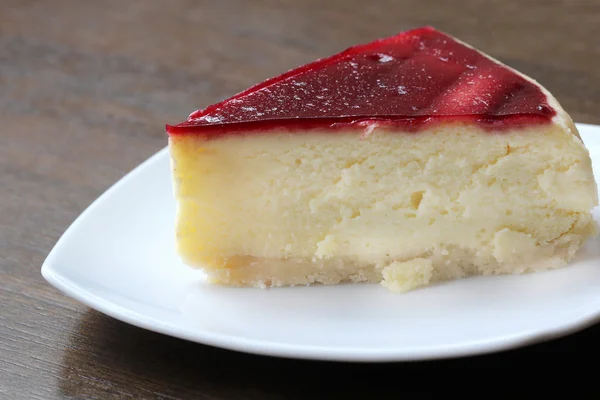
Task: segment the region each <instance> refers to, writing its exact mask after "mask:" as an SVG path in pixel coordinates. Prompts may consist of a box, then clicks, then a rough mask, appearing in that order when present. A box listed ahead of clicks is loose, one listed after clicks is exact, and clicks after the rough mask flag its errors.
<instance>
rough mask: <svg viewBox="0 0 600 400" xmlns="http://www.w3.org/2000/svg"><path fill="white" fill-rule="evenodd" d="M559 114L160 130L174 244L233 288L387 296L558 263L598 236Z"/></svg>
mask: <svg viewBox="0 0 600 400" xmlns="http://www.w3.org/2000/svg"><path fill="white" fill-rule="evenodd" d="M561 117H562V118H563V119H562V120H560V121H559V122H558V123H553V124H549V125H546V126H544V127H542V128H540V127H539V126H535V127H531V128H524V129H516V130H507V131H503V132H488V131H484V130H482V129H481V128H479V127H477V126H475V125H472V124H461V123H455V124H444V125H440V126H438V127H433V128H431V129H428V130H427V131H424V132H419V133H417V134H415V133H411V132H402V131H395V130H390V129H386V128H374V129H372V130H371V131H370V132H369V133H368V134H364V132H360V131H357V130H356V129H351V130H347V131H343V130H340V131H336V132H330V131H313V132H308V133H303V134H301V135H297V134H290V133H289V132H285V131H282V132H273V131H268V132H264V133H262V134H261V133H256V132H254V133H252V135H249V136H246V135H232V136H229V137H223V138H219V139H218V140H207V139H204V138H202V137H200V136H197V135H182V136H175V137H171V138H170V142H169V145H170V152H171V155H172V166H173V177H174V188H175V196H176V198H177V202H178V214H177V227H176V231H177V246H178V251H179V253H180V254H181V256H182V257H183V260H184V261H185V263H187V264H189V265H191V266H195V267H197V268H202V269H203V271H204V272H205V273H206V274H207V275H208V277H209V279H210V281H211V282H215V283H222V284H226V285H231V286H255V287H263V288H264V287H269V286H285V285H304V284H311V283H323V284H336V283H340V282H346V281H349V282H382V284H383V285H385V286H386V287H388V288H390V289H392V290H395V291H406V290H410V289H413V288H415V287H418V286H423V285H427V284H429V283H432V282H435V281H439V280H447V279H455V278H461V277H465V276H469V275H473V274H507V273H525V272H531V271H541V270H547V269H552V268H557V267H561V266H564V265H566V264H567V263H568V262H569V261H570V260H571V259H572V257H573V256H574V254H575V253H576V252H577V250H578V249H579V248H580V247H581V246H582V245H583V244H584V242H585V241H586V239H587V238H588V237H590V236H591V235H594V234H595V233H596V224H595V222H594V220H593V218H592V216H591V213H590V210H591V209H592V208H593V207H595V206H596V205H597V204H598V198H597V190H596V184H595V181H594V176H593V173H592V168H591V161H590V157H589V154H588V151H587V149H586V148H585V146H584V144H583V143H582V141H581V139H580V138H579V135H578V133H577V131H576V128H575V126H574V125H573V124H572V123H570V121H569V120H568V119H565V118H567V117H565V115H561Z"/></svg>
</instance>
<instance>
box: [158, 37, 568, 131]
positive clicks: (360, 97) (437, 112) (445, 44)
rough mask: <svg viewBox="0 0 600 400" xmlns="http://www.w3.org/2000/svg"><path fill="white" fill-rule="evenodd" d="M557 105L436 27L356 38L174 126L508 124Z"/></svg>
mask: <svg viewBox="0 0 600 400" xmlns="http://www.w3.org/2000/svg"><path fill="white" fill-rule="evenodd" d="M555 113H556V111H555V110H554V109H553V108H552V107H551V106H550V105H549V104H548V101H547V98H546V95H545V94H544V93H543V92H542V91H541V90H540V88H539V87H538V86H537V85H535V84H534V83H532V82H530V81H529V80H527V79H525V78H523V77H521V76H520V75H518V74H516V73H514V72H513V71H512V70H510V69H508V68H506V67H504V66H502V65H500V64H498V63H496V62H494V61H492V60H491V59H490V58H488V57H486V56H485V55H483V54H481V53H480V52H478V51H476V50H474V49H472V48H470V47H467V46H465V45H463V44H461V43H459V42H457V41H456V40H455V39H453V38H452V37H451V36H449V35H446V34H444V33H442V32H440V31H437V30H435V29H434V28H431V27H424V28H418V29H414V30H410V31H407V32H403V33H400V34H398V35H396V36H393V37H389V38H385V39H381V40H377V41H374V42H372V43H368V44H365V45H359V46H355V47H351V48H349V49H347V50H345V51H344V52H342V53H339V54H336V55H334V56H332V57H329V58H325V59H321V60H318V61H315V62H313V63H310V64H307V65H304V66H302V67H299V68H296V69H294V70H291V71H289V72H287V73H285V74H283V75H280V76H278V77H275V78H271V79H269V80H267V81H265V82H263V83H260V84H258V85H255V86H253V87H251V88H249V89H247V90H245V91H243V92H241V93H238V94H237V95H235V96H233V97H231V98H229V99H227V100H224V101H222V102H220V103H217V104H214V105H211V106H209V107H207V108H206V109H204V110H198V111H196V112H194V113H192V114H191V115H190V116H189V117H188V119H187V121H185V122H183V123H181V124H179V125H176V126H167V132H168V133H169V134H179V133H186V132H190V133H198V134H205V135H207V136H219V135H221V134H227V133H233V132H245V131H252V130H256V129H260V130H264V129H268V128H286V127H287V128H290V129H292V128H336V127H341V126H345V127H347V126H356V127H361V128H364V127H365V126H368V125H369V124H372V123H374V122H377V123H380V124H388V125H401V126H402V127H403V128H406V129H408V130H413V131H414V130H418V129H420V128H421V127H423V126H425V125H427V124H429V123H435V122H438V121H439V122H441V121H453V120H458V121H469V122H477V123H480V124H481V125H482V126H484V127H487V128H490V129H494V128H506V127H509V126H515V125H527V124H538V123H544V122H549V121H550V120H551V118H552V117H553V116H554V115H555Z"/></svg>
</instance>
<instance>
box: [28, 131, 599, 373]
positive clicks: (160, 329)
mask: <svg viewBox="0 0 600 400" xmlns="http://www.w3.org/2000/svg"><path fill="white" fill-rule="evenodd" d="M575 125H576V126H577V128H578V129H579V130H581V128H585V129H597V130H600V125H594V124H587V123H576V124H575ZM166 152H168V146H164V147H163V148H161V149H160V150H158V151H156V152H155V153H154V154H152V155H150V156H149V157H148V158H146V159H145V160H144V161H142V162H141V163H139V164H138V165H137V166H135V167H134V168H133V169H132V170H130V171H129V172H127V173H126V174H124V175H123V176H122V177H121V178H120V179H118V180H117V181H116V182H115V183H113V184H112V185H110V186H109V187H108V188H107V189H106V190H105V191H104V192H102V193H101V194H100V195H99V196H98V197H97V198H96V199H94V200H93V201H92V202H91V203H89V205H88V206H87V207H86V208H85V209H84V210H83V211H82V212H81V213H80V214H79V215H78V216H77V217H76V218H75V219H74V220H73V221H72V222H71V224H70V225H69V226H68V227H67V229H66V230H65V231H64V232H63V233H62V235H61V236H60V237H59V239H58V240H57V241H56V242H55V244H54V246H53V247H52V249H51V250H50V252H49V253H48V255H47V256H46V258H45V260H44V261H43V263H42V266H41V270H40V272H41V275H42V277H43V278H44V279H45V280H46V281H47V282H48V283H49V284H50V285H51V286H53V287H54V288H56V289H58V290H59V291H61V292H62V293H63V294H65V295H67V296H68V297H71V298H72V299H74V300H76V301H78V302H80V303H81V304H83V305H85V306H87V307H89V308H91V309H94V310H96V311H98V312H100V313H102V314H105V315H107V316H109V317H111V318H115V319H116V320H119V321H121V322H124V323H127V324H130V325H133V326H136V327H138V328H141V329H145V330H149V331H152V332H156V333H159V334H164V335H168V336H171V337H175V338H178V339H182V340H186V341H190V342H194V343H199V344H203V345H207V346H211V347H216V348H221V349H226V350H230V351H236V352H242V353H247V354H255V355H261V356H270V357H282V358H292V359H303V360H315V361H317V360H318V361H334V362H367V363H370V362H414V361H427V360H442V359H449V358H460V357H469V356H480V355H485V354H490V353H497V352H503V351H507V350H512V349H516V348H519V347H524V346H528V345H532V344H535V343H539V342H542V341H548V340H553V339H557V338H560V337H564V336H567V335H570V334H572V333H575V332H577V331H581V330H583V329H586V328H588V327H590V326H592V325H594V324H596V323H598V322H600V308H598V309H597V310H595V311H589V312H587V313H585V314H584V315H581V316H574V317H572V316H570V318H569V319H568V320H564V319H563V320H559V321H558V322H559V323H555V324H553V326H552V327H545V328H541V329H533V328H530V329H528V330H527V331H524V332H520V333H515V334H510V335H504V336H498V337H494V336H492V337H490V338H489V339H486V340H479V341H470V342H467V343H458V344H456V345H448V344H445V345H438V346H434V347H431V346H429V347H423V346H422V347H417V348H414V349H413V350H406V349H393V348H391V349H385V348H383V349H373V348H369V349H365V348H357V347H335V348H329V347H326V346H307V345H293V344H286V343H278V342H274V341H270V340H265V339H248V338H244V337H240V336H233V335H225V334H220V333H211V332H206V331H202V330H192V329H189V328H188V329H185V328H183V329H182V328H180V327H178V326H177V325H176V324H173V323H161V322H160V321H158V320H157V319H155V318H151V317H148V316H146V315H144V314H142V313H139V312H137V311H133V310H130V309H127V308H125V307H123V306H122V305H119V304H117V303H115V302H112V301H109V300H106V299H104V298H102V297H100V296H97V295H95V294H93V293H91V292H90V291H89V290H87V289H85V288H84V287H83V286H82V285H80V284H77V283H75V282H74V281H73V280H71V279H68V278H67V277H65V276H63V275H61V274H60V273H58V272H57V270H56V268H54V265H56V263H55V258H56V254H57V253H58V251H59V249H60V248H61V247H62V246H63V243H65V242H67V241H68V239H69V238H70V236H71V235H72V234H73V232H74V231H75V230H76V229H77V227H78V225H79V224H80V223H81V221H83V220H84V219H86V217H87V216H88V214H91V213H93V212H94V210H95V208H96V206H97V205H98V204H100V203H101V202H102V201H103V200H104V199H105V198H107V197H109V196H110V195H111V194H112V193H113V192H114V191H116V190H118V189H119V188H120V187H121V186H125V185H127V184H128V183H129V182H130V181H131V180H133V179H135V177H136V176H137V175H138V174H140V173H142V172H143V171H144V170H145V169H146V168H147V167H148V166H149V165H150V164H153V163H155V162H158V161H159V160H161V158H162V157H165V155H164V153H166ZM561 321H562V322H561ZM565 321H566V322H565Z"/></svg>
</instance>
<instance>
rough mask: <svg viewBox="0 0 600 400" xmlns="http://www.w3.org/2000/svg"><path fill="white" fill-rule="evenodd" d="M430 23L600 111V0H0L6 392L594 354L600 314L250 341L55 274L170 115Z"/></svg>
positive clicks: (302, 385)
mask: <svg viewBox="0 0 600 400" xmlns="http://www.w3.org/2000/svg"><path fill="white" fill-rule="evenodd" d="M426 24H427V25H434V26H436V27H438V28H439V29H442V30H445V31H447V32H449V33H451V34H454V35H456V36H458V37H460V38H461V39H463V40H465V41H467V42H469V43H471V44H473V45H475V46H477V47H479V48H481V49H482V50H484V51H486V52H488V53H489V54H491V55H492V56H495V57H497V58H499V59H500V60H502V61H504V62H506V63H508V64H510V65H512V66H514V67H516V68H518V69H520V70H522V71H523V72H525V73H527V74H530V75H531V76H533V77H535V78H536V79H538V80H539V81H540V82H541V83H542V84H544V85H545V86H546V87H547V88H549V89H550V90H551V91H552V92H554V94H555V95H556V96H557V97H558V99H559V100H560V101H561V103H562V104H563V106H564V107H565V108H566V109H567V111H569V112H570V113H571V115H572V116H573V118H574V119H575V120H576V121H577V122H587V123H600V67H599V65H600V40H599V39H600V2H596V1H593V0H589V1H584V0H571V1H568V0H564V1H516V0H515V1H508V0H504V1H483V0H468V1H462V2H450V1H441V0H440V1H435V2H432V1H425V0H408V1H392V0H389V1H377V0H370V1H364V0H335V1H318V0H295V1H294V0H279V1H278V0H269V1H267V0H254V1H244V0H239V1H234V0H222V1H216V0H215V1H209V0H207V1H191V0H189V1H185V0H172V1H168V0H164V1H159V0H146V1H143V0H136V1H133V0H132V1H119V0H98V1H78V0H55V1H35V0H0V121H1V125H0V129H1V133H0V189H1V194H0V398H2V399H4V398H6V399H13V398H14V399H17V398H18V399H20V398H23V399H55V398H76V399H79V398H100V399H104V398H126V399H128V398H164V399H179V398H185V399H189V398H195V399H238V398H239V399H282V398H290V399H300V398H332V397H333V396H334V395H336V394H337V395H343V398H349V397H355V398H388V397H394V398H399V397H398V396H399V394H400V392H401V391H402V390H404V389H406V388H410V387H413V388H415V389H421V390H429V389H433V388H436V387H437V388H446V389H447V388H448V387H449V386H447V385H446V386H444V385H442V384H441V382H442V378H443V377H447V378H448V377H452V379H453V382H454V383H453V384H452V387H456V385H458V386H459V387H460V385H461V384H462V383H464V382H469V381H470V380H472V379H474V378H473V377H474V376H488V377H498V379H499V380H500V381H503V382H506V379H505V378H506V377H515V376H528V375H527V374H529V373H530V371H536V370H540V369H544V368H545V367H549V368H552V369H560V368H564V367H565V366H567V367H568V368H569V369H572V368H575V367H576V366H577V365H582V362H586V361H593V360H595V359H596V358H597V357H598V355H599V351H598V350H599V348H600V347H599V345H598V341H599V340H600V327H599V326H593V327H590V328H588V329H585V330H583V331H581V332H579V333H575V334H573V335H570V336H568V337H564V338H561V339H554V340H550V341H548V342H546V343H542V344H537V345H532V346H528V347H524V348H521V349H516V350H512V351H507V352H503V353H500V354H493V355H485V356H479V357H469V358H462V359H455V360H446V361H430V362H418V363H391V364H381V365H367V364H340V363H321V362H309V361H294V360H285V359H273V358H268V357H259V356H252V355H245V354H238V353H234V352H229V351H225V350H220V349H215V348H210V347H206V346H203V345H200V344H194V343H189V342H185V341H181V340H177V339H173V338H170V337H167V336H163V335H159V334H155V333H152V332H148V331H145V330H142V329H138V328H135V327H132V326H129V325H126V324H124V323H121V322H119V321H116V320H114V319H111V318H109V317H106V316H104V315H102V314H100V313H98V312H95V311H92V310H90V309H88V308H86V307H85V306H83V305H81V304H79V303H77V302H75V301H74V300H71V299H69V298H67V297H66V296H64V295H63V294H62V293H60V292H58V291H57V290H55V289H54V288H52V287H51V286H49V285H48V284H47V283H46V282H45V281H44V280H43V279H42V277H41V275H40V266H41V264H42V262H43V260H44V258H45V257H46V255H47V254H48V252H49V251H50V249H51V248H52V246H53V245H54V244H55V242H56V240H57V239H58V238H59V237H60V235H61V234H62V233H63V232H64V230H65V229H66V228H67V227H68V226H69V224H70V223H71V222H72V221H73V220H74V219H75V218H76V217H77V216H78V214H79V213H80V212H81V211H83V210H84V209H85V208H86V206H88V204H89V203H90V202H91V201H93V200H94V199H95V198H96V197H97V196H98V195H100V194H101V193H102V192H103V191H104V190H105V189H106V188H107V187H109V186H110V185H111V184H112V183H114V182H115V181H116V180H118V179H119V178H121V177H122V176H123V175H124V174H125V173H126V172H128V171H129V170H130V169H132V168H133V167H135V166H136V165H137V164H138V163H140V162H141V161H143V160H144V159H146V158H147V157H148V156H150V155H152V154H153V153H154V152H156V151H157V150H159V149H161V148H162V147H163V146H165V144H166V141H165V140H166V137H165V134H164V125H165V124H166V123H176V122H179V121H181V120H182V119H184V118H185V117H187V115H188V114H189V113H190V112H191V111H193V110H195V109H196V108H201V107H204V106H206V105H208V104H210V103H212V102H215V101H217V100H220V99H222V98H224V97H226V96H229V95H232V94H234V93H235V92H237V91H240V90H242V89H244V88H245V87H246V86H248V85H251V84H253V83H255V82H257V81H260V80H262V79H264V78H267V77H270V76H272V75H275V74H278V73H281V72H283V71H285V70H287V69H289V68H292V67H295V66H297V65H299V64H302V63H305V62H308V61H311V60H313V59H314V58H316V57H322V56H327V55H329V54H331V53H333V52H337V51H340V50H342V49H344V48H346V47H348V46H350V45H353V44H356V43H359V42H365V41H370V40H373V39H375V38H378V37H381V36H388V35H391V34H394V33H396V32H398V31H401V30H404V29H408V28H412V27H416V26H420V25H426ZM521 369H522V370H523V372H521ZM528 371H529V372H528ZM461 390H462V389H461ZM372 395H374V396H375V397H371V396H372Z"/></svg>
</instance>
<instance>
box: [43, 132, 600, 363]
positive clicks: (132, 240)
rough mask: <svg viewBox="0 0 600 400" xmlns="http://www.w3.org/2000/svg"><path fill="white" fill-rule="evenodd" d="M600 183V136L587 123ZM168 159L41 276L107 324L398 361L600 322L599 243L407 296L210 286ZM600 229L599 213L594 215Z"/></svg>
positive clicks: (88, 218)
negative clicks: (187, 238)
mask: <svg viewBox="0 0 600 400" xmlns="http://www.w3.org/2000/svg"><path fill="white" fill-rule="evenodd" d="M579 128H580V129H581V134H582V137H583V139H584V141H585V143H586V145H587V146H588V148H589V149H590V152H591V154H592V157H593V160H594V167H595V169H596V170H595V173H596V176H597V177H600V169H599V168H600V127H598V126H591V125H583V124H579ZM174 210H175V202H174V199H173V197H172V189H171V177H170V170H169V159H168V153H167V151H166V149H163V150H162V151H160V152H159V153H157V154H156V155H154V156H153V157H151V158H150V159H148V160H147V161H146V162H144V163H143V164H141V165H140V166H139V167H138V168H136V169H135V170H134V171H132V172H131V173H130V174H128V175H127V176H125V177H124V178H123V179H122V180H121V181H119V182H118V183H117V184H115V185H114V186H113V187H112V188H110V189H109V190H108V191H107V192H106V193H104V194H103V195H102V196H101V197H100V198H98V200H96V201H95V202H94V203H93V204H92V205H91V206H90V207H89V208H88V209H87V210H86V211H85V212H84V213H82V214H81V216H80V217H79V218H78V219H77V220H76V221H75V222H74V223H73V224H72V226H71V227H70V228H69V229H68V230H67V231H66V232H65V234H64V235H63V236H62V237H61V238H60V240H59V241H58V243H57V244H56V246H55V248H54V249H53V250H52V252H51V253H50V254H49V255H48V257H47V259H46V261H45V263H44V265H43V266H42V274H43V276H44V277H45V279H46V280H47V281H48V282H50V283H51V284H52V285H54V286H55V287H57V288H58V289H60V290H61V291H63V292H64V293H66V294H67V295H69V296H71V297H73V298H75V299H77V300H79V301H80V302H82V303H84V304H86V305H88V306H89V307H92V308H94V309H96V310H98V311H100V312H102V313H105V314H107V315H110V316H112V317H114V318H117V319H119V320H122V321H125V322H127V323H130V324H133V325H136V326H139V327H142V328H146V329H149V330H153V331H156V332H161V333H163V334H167V335H172V336H175V337H179V338H183V339H187V340H191V341H196V342H200V343H204V344H208V345H213V346H218V347H222V348H227V349H231V350H238V351H243V352H250V353H257V354H264V355H272V356H283V357H295V358H305V359H321V360H343V361H402V360H418V359H432V358H446V357H454V356H466V355H473V354H481V353H487V352H492V351H499V350H503V349H508V348H513V347H517V346H521V345H525V344H529V343H533V342H536V341H541V340H545V339H549V338H552V337H557V336H561V335H566V334H568V333H572V332H575V331H576V330H578V329H582V328H584V327H586V326H588V325H590V324H592V323H594V322H596V321H597V320H598V319H600V241H593V242H589V243H588V244H587V246H586V248H585V249H584V250H583V251H582V252H581V253H580V255H579V257H578V258H577V260H576V261H575V262H573V263H572V264H571V265H570V266H569V267H566V268H563V269H560V270H555V271H551V272H544V273H537V274H532V275H526V276H500V277H477V278H470V279H465V280H459V281H453V282H448V283H444V284H439V285H436V286H432V287H428V288H425V289H422V290H416V291H413V292H409V293H406V294H403V295H398V294H394V293H391V292H389V291H388V290H386V289H384V288H382V287H381V286H380V285H378V284H360V285H342V286H330V287H327V286H314V287H295V288H280V289H268V290H258V289H230V288H223V287H210V286H207V285H205V284H204V283H203V275H202V274H201V273H200V272H198V271H196V270H192V269H190V268H188V267H186V266H185V265H183V264H182V262H181V261H180V259H179V257H178V256H177V254H176V253H175V250H174V244H175V243H174V234H173V229H174ZM594 215H595V218H596V219H597V220H600V210H597V211H596V212H595V213H594Z"/></svg>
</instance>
